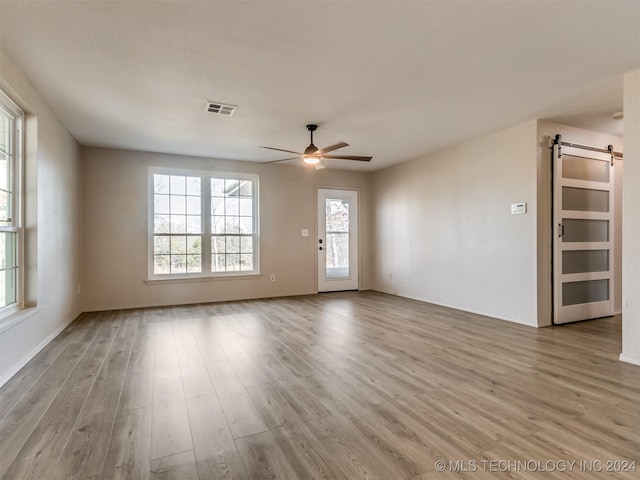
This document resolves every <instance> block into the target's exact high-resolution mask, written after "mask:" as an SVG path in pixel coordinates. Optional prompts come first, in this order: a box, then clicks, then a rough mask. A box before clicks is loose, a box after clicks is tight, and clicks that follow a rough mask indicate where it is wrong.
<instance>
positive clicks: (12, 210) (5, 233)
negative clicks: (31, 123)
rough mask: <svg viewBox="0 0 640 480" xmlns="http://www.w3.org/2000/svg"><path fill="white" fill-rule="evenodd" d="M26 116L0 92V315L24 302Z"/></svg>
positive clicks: (15, 308)
mask: <svg viewBox="0 0 640 480" xmlns="http://www.w3.org/2000/svg"><path fill="white" fill-rule="evenodd" d="M23 118H24V113H23V112H22V110H20V108H18V106H17V105H16V104H15V103H13V102H12V101H11V99H9V97H7V96H6V95H5V94H4V93H2V92H0V315H1V314H4V313H8V312H10V311H13V310H17V309H18V308H20V307H21V304H22V288H21V285H22V273H23V272H21V270H20V268H21V259H22V231H21V221H20V219H21V206H22V201H21V200H22V199H21V193H22V192H21V181H20V180H21V167H22V123H23Z"/></svg>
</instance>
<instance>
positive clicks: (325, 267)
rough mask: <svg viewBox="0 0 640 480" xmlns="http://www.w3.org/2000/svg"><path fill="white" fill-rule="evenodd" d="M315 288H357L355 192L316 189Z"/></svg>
mask: <svg viewBox="0 0 640 480" xmlns="http://www.w3.org/2000/svg"><path fill="white" fill-rule="evenodd" d="M317 251H318V291H320V292H329V291H337V290H356V289H357V288H358V192H356V191H352V190H327V189H319V190H318V244H317Z"/></svg>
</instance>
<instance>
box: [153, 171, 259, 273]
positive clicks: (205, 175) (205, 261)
mask: <svg viewBox="0 0 640 480" xmlns="http://www.w3.org/2000/svg"><path fill="white" fill-rule="evenodd" d="M157 174H158V175H185V176H199V177H200V178H201V204H200V205H201V209H200V212H201V219H202V223H203V229H202V234H201V237H202V254H201V255H202V272H198V273H178V274H156V273H154V236H155V234H154V231H153V229H154V214H155V201H154V193H155V192H154V175H157ZM212 178H224V179H238V180H245V181H250V182H251V183H252V187H253V188H252V190H253V197H252V198H253V232H254V233H253V234H252V236H253V238H254V244H253V250H254V251H253V266H254V268H253V270H245V271H234V272H212V271H211V237H212V236H214V234H213V233H212V232H211V179H212ZM147 182H148V183H147V202H148V204H147V205H148V208H147V220H148V224H147V280H146V281H145V283H147V284H149V285H151V284H155V283H164V282H174V281H178V282H180V281H199V280H207V279H209V280H223V279H239V278H252V277H253V278H255V277H259V276H261V273H260V182H259V177H258V175H253V174H247V173H233V172H218V171H212V170H196V169H187V168H170V167H155V166H150V167H149V168H148V175H147Z"/></svg>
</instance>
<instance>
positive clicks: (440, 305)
mask: <svg viewBox="0 0 640 480" xmlns="http://www.w3.org/2000/svg"><path fill="white" fill-rule="evenodd" d="M374 291H378V292H382V293H387V294H389V295H395V296H396V297H402V298H408V299H410V300H417V301H419V302H424V303H430V304H432V305H437V306H439V307H445V308H451V309H453V310H460V311H461V312H468V313H474V314H476V315H482V316H483V317H489V318H494V319H496V320H503V321H505V322H511V323H517V324H518V325H525V326H527V327H533V328H538V325H537V324H536V323H529V322H526V321H520V320H515V319H513V318H507V317H500V316H498V315H495V314H493V313H487V312H481V311H479V310H471V309H468V308H461V307H459V306H456V305H448V304H446V303H438V302H434V301H433V300H426V299H424V298H416V297H410V296H408V295H401V294H399V293H394V292H385V291H382V290H375V289H374Z"/></svg>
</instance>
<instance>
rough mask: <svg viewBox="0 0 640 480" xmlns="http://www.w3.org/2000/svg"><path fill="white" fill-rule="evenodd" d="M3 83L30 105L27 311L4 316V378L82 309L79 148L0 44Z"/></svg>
mask: <svg viewBox="0 0 640 480" xmlns="http://www.w3.org/2000/svg"><path fill="white" fill-rule="evenodd" d="M0 88H2V89H3V90H4V91H5V92H6V93H7V94H8V95H9V96H10V97H11V98H12V99H13V100H14V101H16V102H17V103H18V104H19V106H20V107H22V109H23V110H24V111H25V112H26V113H27V121H26V124H27V125H26V142H27V145H26V149H25V150H26V165H25V168H26V171H25V188H26V205H25V211H26V214H25V227H26V235H25V237H26V238H25V248H26V255H25V261H26V268H25V269H26V272H27V276H26V299H27V303H28V305H27V306H29V307H30V308H29V309H28V310H27V311H28V313H29V314H30V315H29V316H27V315H24V313H26V312H23V315H18V316H16V317H13V318H12V319H3V320H0V323H1V324H3V326H4V328H2V330H3V331H2V333H0V384H2V383H4V382H5V381H6V380H7V379H8V378H9V377H11V376H12V375H13V374H14V373H15V372H16V371H17V370H18V369H19V368H20V367H21V366H22V365H24V364H25V363H26V362H27V361H28V360H29V359H31V358H32V357H33V356H34V355H35V354H36V353H37V352H38V351H39V350H40V349H41V348H42V347H44V346H45V345H46V344H47V343H48V342H49V341H50V340H51V339H53V338H54V337H55V336H56V335H57V334H58V333H59V332H60V331H62V329H64V327H65V326H66V325H67V324H69V323H70V322H71V321H72V320H73V319H74V318H75V317H76V316H77V315H78V314H79V313H80V295H79V294H78V293H77V289H78V286H79V285H80V284H81V276H80V275H81V267H80V261H81V251H82V243H81V227H80V209H81V207H80V205H81V204H80V149H79V146H78V144H77V143H76V141H75V140H74V139H73V137H72V136H71V135H70V134H69V132H68V131H67V130H66V129H65V127H64V125H62V123H61V122H60V121H59V120H58V119H57V117H56V116H55V115H54V114H53V113H52V112H51V110H50V109H49V107H48V106H47V104H46V103H45V101H44V99H43V98H42V97H41V96H40V95H39V94H38V92H37V91H36V90H35V88H34V87H33V85H31V83H30V82H29V80H28V79H27V78H26V77H25V76H24V75H23V73H22V72H21V71H20V69H19V68H18V67H17V66H16V64H15V63H14V62H13V60H12V59H11V58H10V57H9V56H8V55H6V53H5V52H4V51H2V50H0Z"/></svg>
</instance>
